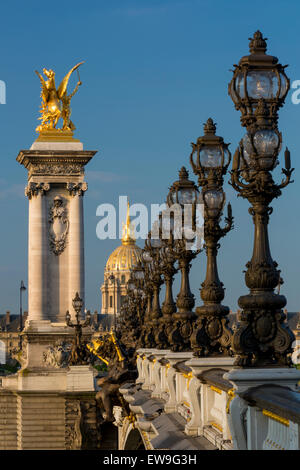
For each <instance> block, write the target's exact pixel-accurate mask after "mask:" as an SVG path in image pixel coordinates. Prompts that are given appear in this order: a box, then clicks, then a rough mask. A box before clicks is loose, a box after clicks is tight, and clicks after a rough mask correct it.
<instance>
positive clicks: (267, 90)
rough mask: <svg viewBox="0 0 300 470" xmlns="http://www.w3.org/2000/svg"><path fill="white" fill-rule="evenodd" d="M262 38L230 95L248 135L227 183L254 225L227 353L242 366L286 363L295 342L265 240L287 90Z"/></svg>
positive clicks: (254, 42) (275, 192) (276, 190)
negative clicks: (243, 203) (279, 124)
mask: <svg viewBox="0 0 300 470" xmlns="http://www.w3.org/2000/svg"><path fill="white" fill-rule="evenodd" d="M266 49H267V45H266V40H265V38H263V36H262V34H261V33H260V31H257V32H256V33H255V34H254V36H253V38H251V39H250V55H248V56H245V57H243V58H242V59H241V60H240V62H239V64H238V65H236V66H235V70H234V73H233V78H232V80H231V82H230V85H229V94H230V96H231V98H232V100H233V102H234V104H235V107H236V109H238V110H240V111H241V113H242V117H241V123H242V126H244V127H246V129H247V132H246V134H245V136H244V137H243V138H242V140H241V142H240V145H239V147H238V149H237V151H236V152H235V155H234V160H233V166H232V172H231V184H232V186H233V187H234V189H235V190H236V191H237V192H238V193H239V196H242V197H243V198H246V199H248V201H249V202H250V204H251V207H250V209H249V212H250V214H251V215H252V217H253V222H254V227H255V230H254V248H253V255H252V258H251V260H250V261H249V262H248V263H247V265H246V267H247V271H246V274H245V280H246V285H247V287H248V288H249V289H250V293H249V294H248V295H244V296H242V297H240V298H239V301H238V303H239V306H240V307H241V308H242V312H241V315H240V325H239V326H238V327H237V329H236V331H235V332H234V335H233V339H232V349H233V351H234V352H235V353H236V354H238V358H237V361H236V362H237V364H238V365H241V366H268V365H271V364H273V365H290V364H291V359H290V356H291V351H292V350H291V345H292V342H293V339H294V336H293V334H292V332H291V331H290V330H289V328H288V325H287V323H285V322H284V318H285V315H284V313H283V311H282V309H283V307H284V306H285V305H286V299H285V297H284V296H283V295H279V294H277V293H275V292H274V289H275V288H276V286H277V285H278V282H279V279H280V271H279V270H278V269H277V263H276V262H275V261H273V259H272V257H271V252H270V246H269V238H268V223H269V216H270V214H271V213H272V208H271V207H270V203H271V202H272V200H273V199H274V198H277V197H279V196H280V195H281V189H282V188H284V187H285V186H287V185H288V184H289V183H290V182H291V181H290V179H291V174H292V171H293V169H291V162H290V153H289V151H288V150H286V151H285V169H283V170H282V172H283V173H284V175H285V179H284V180H283V181H282V183H281V184H275V182H274V180H273V178H272V173H271V172H272V170H273V169H274V168H275V166H276V165H277V164H278V160H277V157H278V154H279V152H280V147H281V140H282V139H281V134H280V132H279V131H278V128H277V121H278V110H279V108H280V107H281V106H282V105H283V103H284V100H285V97H286V95H287V92H288V89H289V79H288V78H287V77H286V75H285V71H284V69H285V67H284V66H282V65H281V64H279V63H278V59H277V58H276V57H272V56H269V55H267V54H266Z"/></svg>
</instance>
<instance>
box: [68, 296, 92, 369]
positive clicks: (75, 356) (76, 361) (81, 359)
mask: <svg viewBox="0 0 300 470" xmlns="http://www.w3.org/2000/svg"><path fill="white" fill-rule="evenodd" d="M72 304H73V308H74V310H75V312H76V314H75V318H76V323H73V322H72V321H71V315H70V314H69V311H67V313H66V324H67V326H70V327H71V328H75V340H74V344H73V348H72V352H71V357H70V361H69V363H70V364H71V365H80V364H86V362H87V351H86V349H85V346H84V344H83V342H82V328H85V327H86V326H89V325H90V324H91V312H90V311H89V310H88V311H87V314H86V318H85V320H84V321H83V322H81V321H80V316H81V312H82V306H83V301H82V299H81V298H80V297H79V294H78V292H76V295H75V297H74V299H73V301H72Z"/></svg>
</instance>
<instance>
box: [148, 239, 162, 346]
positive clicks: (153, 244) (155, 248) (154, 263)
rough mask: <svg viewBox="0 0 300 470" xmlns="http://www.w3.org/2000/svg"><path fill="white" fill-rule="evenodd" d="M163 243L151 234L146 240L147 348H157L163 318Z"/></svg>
mask: <svg viewBox="0 0 300 470" xmlns="http://www.w3.org/2000/svg"><path fill="white" fill-rule="evenodd" d="M161 245H162V242H161V239H160V238H152V235H151V232H149V234H148V238H147V239H146V240H145V247H144V254H143V258H144V262H145V264H146V266H147V268H146V270H147V273H148V279H147V281H148V283H149V284H150V287H151V289H150V290H148V293H147V296H148V308H147V312H146V322H145V335H144V344H145V347H147V348H154V347H156V340H155V333H156V329H157V326H158V324H159V318H160V317H161V316H162V313H161V308H160V300H159V293H160V288H161V285H162V284H163V279H162V277H161V269H160V248H161ZM149 296H151V301H150V302H151V303H150V304H149V298H150V297H149Z"/></svg>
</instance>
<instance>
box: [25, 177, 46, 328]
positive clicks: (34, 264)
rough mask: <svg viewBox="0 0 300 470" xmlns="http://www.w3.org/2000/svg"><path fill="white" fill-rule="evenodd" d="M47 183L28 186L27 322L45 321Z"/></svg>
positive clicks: (26, 191)
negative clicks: (45, 195)
mask: <svg viewBox="0 0 300 470" xmlns="http://www.w3.org/2000/svg"><path fill="white" fill-rule="evenodd" d="M49 189H50V185H49V184H48V183H32V182H31V183H29V184H28V186H27V187H26V188H25V194H26V196H28V199H29V230H28V300H29V305H28V308H29V312H30V319H31V320H36V321H40V320H47V284H46V278H47V256H46V253H47V248H46V204H45V202H46V200H45V197H44V194H45V192H46V191H49Z"/></svg>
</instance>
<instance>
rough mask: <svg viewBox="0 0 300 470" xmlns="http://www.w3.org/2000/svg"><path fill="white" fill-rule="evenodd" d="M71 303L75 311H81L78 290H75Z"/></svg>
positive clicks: (81, 303) (81, 304) (81, 302)
mask: <svg viewBox="0 0 300 470" xmlns="http://www.w3.org/2000/svg"><path fill="white" fill-rule="evenodd" d="M72 305H73V307H74V310H75V312H78V311H81V309H82V306H83V301H82V299H81V298H80V297H79V294H78V292H76V296H75V298H74V299H73V301H72Z"/></svg>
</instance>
